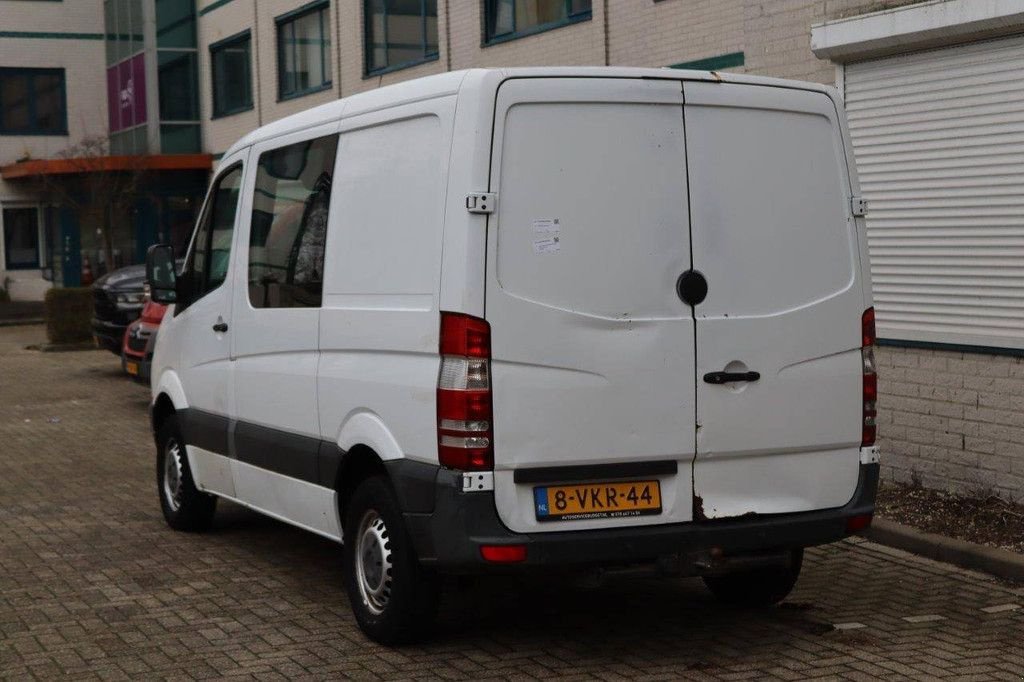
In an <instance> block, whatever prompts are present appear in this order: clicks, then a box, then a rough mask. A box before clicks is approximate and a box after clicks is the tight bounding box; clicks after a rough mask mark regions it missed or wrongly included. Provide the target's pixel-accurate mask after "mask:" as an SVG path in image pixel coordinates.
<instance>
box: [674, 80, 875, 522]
mask: <svg viewBox="0 0 1024 682" xmlns="http://www.w3.org/2000/svg"><path fill="white" fill-rule="evenodd" d="M683 89H684V93H685V95H686V139H687V143H688V144H687V151H688V154H689V157H688V163H689V170H690V172H689V179H690V208H691V236H692V240H693V261H694V267H695V268H696V269H697V270H699V271H701V273H702V274H703V275H704V277H705V278H706V281H707V298H706V299H705V300H704V301H703V302H702V303H700V304H698V305H697V306H695V308H694V311H695V317H696V339H697V344H696V346H697V423H698V427H697V456H696V460H695V462H694V481H693V484H694V497H695V499H694V503H695V504H694V508H695V514H696V515H697V517H698V519H699V518H702V517H706V518H723V517H732V516H742V515H745V514H751V513H753V514H777V513H788V512H802V511H809V510H814V509H826V508H832V507H840V506H842V505H844V504H846V503H847V502H848V501H849V500H850V498H851V497H852V496H853V494H854V491H855V489H856V486H857V480H858V476H859V473H860V443H861V420H862V377H861V374H862V359H861V350H860V348H861V315H862V314H863V312H864V308H865V304H866V301H867V299H868V297H867V296H866V287H865V285H864V283H863V282H862V281H861V275H860V273H861V272H862V268H861V264H860V256H859V253H860V249H859V241H858V229H859V228H860V229H861V230H862V228H863V226H862V222H863V219H862V218H858V217H855V216H853V215H852V212H851V193H852V187H853V180H852V178H851V174H850V172H849V169H848V166H847V162H846V155H845V146H844V142H843V137H842V134H841V132H840V130H841V127H840V123H839V113H838V110H837V107H836V105H835V104H834V103H833V101H832V99H831V98H830V97H829V96H828V95H826V94H825V93H823V92H820V91H813V90H801V89H796V88H784V87H769V86H760V85H741V84H736V83H716V82H698V81H686V82H685V84H684V88H683ZM751 372H755V373H756V374H757V375H758V376H757V378H756V379H755V378H753V375H751V374H749V373H751ZM722 373H727V374H726V375H724V376H723V374H722ZM743 377H747V378H748V379H747V380H744V378H743Z"/></svg>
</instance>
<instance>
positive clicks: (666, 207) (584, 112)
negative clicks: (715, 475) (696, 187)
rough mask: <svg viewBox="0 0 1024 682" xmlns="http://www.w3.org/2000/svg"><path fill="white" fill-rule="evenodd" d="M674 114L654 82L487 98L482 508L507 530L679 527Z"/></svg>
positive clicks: (670, 100)
mask: <svg viewBox="0 0 1024 682" xmlns="http://www.w3.org/2000/svg"><path fill="white" fill-rule="evenodd" d="M682 104H683V99H682V85H681V83H680V81H678V80H667V79H666V80H660V79H637V78H622V79H611V78H520V79H511V80H508V81H505V82H504V83H503V84H502V85H501V87H500V88H499V91H498V97H497V102H496V112H495V129H494V143H493V144H494V147H493V149H492V165H491V178H490V191H492V192H496V193H497V194H498V201H497V213H496V214H495V215H492V216H490V218H489V221H488V247H487V248H488V255H487V259H488V260H487V289H486V300H485V304H486V317H487V319H488V321H489V322H490V324H491V344H492V355H493V360H492V375H493V376H492V379H493V380H492V387H493V388H492V390H493V405H494V453H495V454H494V456H495V474H494V478H495V501H496V505H497V509H498V513H499V516H500V518H501V519H502V521H503V522H504V523H505V525H506V526H508V527H509V528H510V529H512V530H514V531H516V532H546V531H566V530H585V529H589V528H598V527H614V526H624V525H649V524H658V523H669V522H685V521H689V520H691V518H692V510H693V498H692V481H691V478H690V477H691V471H692V460H693V456H694V448H695V434H694V424H695V413H694V382H695V378H694V329H693V316H692V312H691V308H690V307H689V306H688V305H686V304H684V303H683V302H682V301H681V300H680V299H679V297H678V296H677V294H676V281H677V280H678V278H679V276H680V275H681V274H682V273H683V272H685V271H687V270H688V269H689V268H690V266H691V263H690V235H689V215H688V207H687V180H686V161H685V159H686V155H685V139H684V138H685V135H684V126H683V107H682ZM620 483H622V485H617V484H620ZM574 485H575V486H582V488H581V487H576V488H573V487H572V486H574ZM566 486H569V487H566ZM581 491H583V492H582V493H581ZM595 493H596V494H595ZM631 495H632V497H633V498H634V499H633V500H630V499H628V498H629V497H630V496H631ZM645 496H646V499H644V497H645ZM624 497H625V498H627V499H626V500H625V501H624V502H623V504H617V502H618V501H622V499H623V498H624ZM610 498H611V499H610ZM545 505H547V507H548V508H545ZM559 505H563V506H565V505H567V506H566V507H565V508H563V509H559V508H558V507H559ZM638 506H639V507H644V508H643V509H642V510H639V511H637V510H636V509H635V507H638ZM627 508H628V509H632V510H633V511H637V514H636V515H634V514H633V513H632V511H627V513H625V514H620V512H622V511H623V510H624V509H627ZM566 509H569V510H570V511H574V512H575V513H574V514H571V515H568V516H561V515H559V512H560V511H566Z"/></svg>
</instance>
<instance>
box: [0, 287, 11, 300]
mask: <svg viewBox="0 0 1024 682" xmlns="http://www.w3.org/2000/svg"><path fill="white" fill-rule="evenodd" d="M10 301H11V295H10V294H9V293H7V289H4V288H3V287H0V303H10Z"/></svg>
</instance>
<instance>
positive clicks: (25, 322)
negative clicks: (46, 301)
mask: <svg viewBox="0 0 1024 682" xmlns="http://www.w3.org/2000/svg"><path fill="white" fill-rule="evenodd" d="M33 324H46V320H44V319H43V318H41V317H24V318H17V317H16V318H13V319H10V320H0V327H27V326H29V325H33Z"/></svg>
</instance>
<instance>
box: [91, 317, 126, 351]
mask: <svg viewBox="0 0 1024 682" xmlns="http://www.w3.org/2000/svg"><path fill="white" fill-rule="evenodd" d="M127 327H128V325H127V324H117V323H116V322H108V321H107V320H100V319H98V318H95V317H94V318H92V335H93V338H94V339H96V345H97V346H98V347H100V348H106V349H107V350H109V351H110V352H111V353H114V354H115V355H120V354H121V344H122V343H123V341H124V330H125V329H127Z"/></svg>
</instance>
